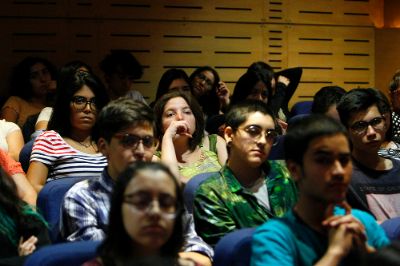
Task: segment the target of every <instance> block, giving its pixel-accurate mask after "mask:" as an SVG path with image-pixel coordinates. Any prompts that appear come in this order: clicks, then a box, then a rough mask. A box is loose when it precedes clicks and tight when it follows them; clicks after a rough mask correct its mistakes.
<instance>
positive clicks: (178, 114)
mask: <svg viewBox="0 0 400 266" xmlns="http://www.w3.org/2000/svg"><path fill="white" fill-rule="evenodd" d="M175 118H176V120H183V114H182V112H177V113H176V116H175Z"/></svg>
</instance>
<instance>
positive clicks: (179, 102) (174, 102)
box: [164, 97, 189, 110]
mask: <svg viewBox="0 0 400 266" xmlns="http://www.w3.org/2000/svg"><path fill="white" fill-rule="evenodd" d="M182 107H189V104H188V103H187V102H186V101H185V99H184V98H182V97H175V98H172V99H169V100H168V101H167V103H166V104H165V107H164V109H165V110H167V109H172V108H182Z"/></svg>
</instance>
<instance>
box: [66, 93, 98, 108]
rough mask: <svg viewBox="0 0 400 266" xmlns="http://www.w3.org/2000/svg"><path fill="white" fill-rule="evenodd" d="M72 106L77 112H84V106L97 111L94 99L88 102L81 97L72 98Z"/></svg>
mask: <svg viewBox="0 0 400 266" xmlns="http://www.w3.org/2000/svg"><path fill="white" fill-rule="evenodd" d="M71 102H72V105H73V106H74V108H75V109H76V110H77V111H82V110H85V108H86V106H87V105H89V107H90V109H91V110H92V111H97V106H96V98H92V99H90V100H88V99H87V98H86V97H83V96H74V97H72V99H71Z"/></svg>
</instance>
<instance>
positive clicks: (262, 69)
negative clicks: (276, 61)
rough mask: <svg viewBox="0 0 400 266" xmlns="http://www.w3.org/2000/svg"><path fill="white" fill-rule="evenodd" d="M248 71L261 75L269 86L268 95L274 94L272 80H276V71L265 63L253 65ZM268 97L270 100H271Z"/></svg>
mask: <svg viewBox="0 0 400 266" xmlns="http://www.w3.org/2000/svg"><path fill="white" fill-rule="evenodd" d="M247 71H254V72H256V73H258V74H259V75H261V78H262V80H263V82H264V83H265V84H266V85H267V88H268V93H270V94H272V80H273V79H275V72H274V69H273V68H272V67H271V66H270V65H268V64H267V63H265V62H263V61H257V62H254V63H253V64H251V65H250V66H249V67H248V68H247ZM270 96H271V95H268V99H271V97H270Z"/></svg>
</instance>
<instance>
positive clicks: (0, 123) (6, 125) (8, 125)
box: [0, 119, 21, 134]
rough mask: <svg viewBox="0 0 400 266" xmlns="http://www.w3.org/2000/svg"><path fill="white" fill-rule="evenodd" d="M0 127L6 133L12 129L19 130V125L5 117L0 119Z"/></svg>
mask: <svg viewBox="0 0 400 266" xmlns="http://www.w3.org/2000/svg"><path fill="white" fill-rule="evenodd" d="M0 128H1V130H2V131H4V132H7V134H8V133H11V132H14V131H21V129H20V127H19V126H18V125H17V124H15V123H13V122H9V121H6V120H5V119H1V120H0Z"/></svg>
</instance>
